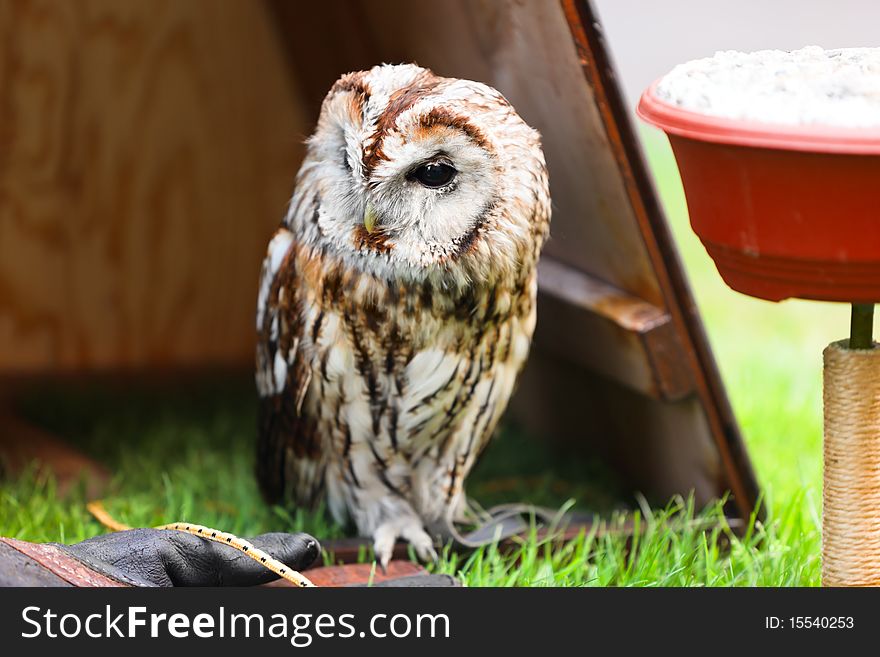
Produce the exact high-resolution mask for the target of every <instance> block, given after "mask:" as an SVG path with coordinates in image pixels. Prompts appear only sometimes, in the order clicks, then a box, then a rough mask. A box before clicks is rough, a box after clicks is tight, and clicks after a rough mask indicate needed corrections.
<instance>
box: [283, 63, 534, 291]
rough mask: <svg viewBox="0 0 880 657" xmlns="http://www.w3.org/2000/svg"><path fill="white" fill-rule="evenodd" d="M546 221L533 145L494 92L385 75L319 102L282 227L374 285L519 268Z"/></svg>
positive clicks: (425, 77)
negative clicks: (306, 236) (375, 280)
mask: <svg viewBox="0 0 880 657" xmlns="http://www.w3.org/2000/svg"><path fill="white" fill-rule="evenodd" d="M306 195H311V199H312V200H311V202H310V201H305V202H303V201H304V200H305V198H306ZM298 197H299V198H298ZM309 206H313V207H311V208H310V209H304V208H308V207H309ZM297 213H299V214H300V215H301V216H297ZM548 219H549V193H548V190H547V174H546V168H545V164H544V156H543V153H542V151H541V147H540V138H539V135H538V133H537V132H536V131H534V130H533V129H532V128H530V127H529V126H528V125H526V123H525V122H524V121H523V120H522V119H521V118H520V117H519V115H517V113H516V112H515V110H514V109H513V108H512V107H511V105H510V104H509V103H508V102H507V100H506V99H505V98H504V97H503V96H502V95H501V94H500V93H498V92H497V91H496V90H494V89H492V88H491V87H488V86H486V85H484V84H480V83H478V82H472V81H469V80H457V79H452V78H442V77H438V76H436V75H434V74H433V73H432V72H431V71H429V70H427V69H424V68H420V67H418V66H414V65H397V66H391V65H384V66H377V67H375V68H373V69H371V70H369V71H361V72H357V73H350V74H348V75H345V76H343V77H342V78H341V79H340V80H338V81H337V82H336V84H335V85H334V86H333V88H332V89H331V90H330V92H329V94H328V95H327V97H326V98H325V100H324V104H323V107H322V110H321V116H320V119H319V121H318V125H317V128H316V130H315V133H314V134H313V135H312V137H311V138H310V139H309V141H308V154H307V157H306V160H305V162H304V163H303V167H302V170H301V171H300V175H299V180H298V185H297V194H296V195H295V197H294V201H293V203H292V204H291V216H290V217H289V219H288V221H290V222H301V223H300V225H299V228H300V230H301V231H305V232H306V233H307V232H311V233H312V239H313V240H315V241H316V242H319V243H320V245H321V247H322V248H324V249H330V250H332V251H334V252H335V253H337V254H340V255H342V256H343V257H345V258H346V259H347V260H348V261H354V262H355V263H356V264H358V265H359V266H360V267H362V268H363V269H365V270H369V271H371V272H372V273H375V274H379V275H381V274H386V275H389V274H397V275H400V274H409V275H411V276H414V277H419V276H424V275H425V273H426V272H433V271H441V272H444V271H445V272H450V271H459V272H460V273H461V274H462V275H465V276H467V277H468V278H470V279H473V278H474V277H481V276H490V275H491V274H492V271H493V270H495V269H498V268H515V267H517V266H518V262H519V261H521V260H523V259H525V258H526V253H525V251H526V250H528V251H530V252H531V251H534V250H535V248H536V246H537V248H539V247H540V242H541V241H542V240H543V237H544V233H545V232H546V227H547V221H548ZM536 240H537V242H538V244H537V245H536V243H535V242H536Z"/></svg>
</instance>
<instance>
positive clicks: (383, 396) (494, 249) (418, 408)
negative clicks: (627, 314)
mask: <svg viewBox="0 0 880 657" xmlns="http://www.w3.org/2000/svg"><path fill="white" fill-rule="evenodd" d="M431 158H435V159H437V158H442V161H443V162H450V163H451V166H454V167H455V169H456V176H455V179H454V181H453V182H452V183H451V184H450V185H448V186H447V187H446V188H442V189H433V188H425V187H424V186H420V185H419V184H418V183H417V182H414V181H413V179H412V175H413V174H412V172H413V171H414V170H416V169H417V167H419V166H421V165H422V163H424V162H427V161H432V160H431ZM368 205H369V207H370V208H373V209H375V212H376V215H377V216H378V217H379V218H380V221H379V226H378V228H377V229H376V230H374V231H369V230H367V229H366V228H365V224H364V222H363V217H364V213H365V212H366V208H367V206H368ZM549 217H550V200H549V192H548V186H547V173H546V169H545V166H544V160H543V155H542V154H541V151H540V145H539V140H538V136H537V134H536V133H535V132H534V131H533V130H531V129H530V128H529V127H528V126H527V125H526V124H525V123H524V122H523V121H522V120H521V119H520V118H519V117H518V116H517V115H516V113H515V112H514V110H513V109H512V108H511V107H510V105H509V104H508V103H507V102H506V100H504V98H503V97H502V96H501V95H500V94H498V92H497V91H495V90H492V89H490V88H489V87H486V86H485V85H481V84H479V83H475V82H469V81H463V80H453V79H447V78H439V77H437V76H434V75H433V74H432V73H431V72H430V71H427V70H425V69H420V68H418V67H415V66H383V67H377V68H374V69H373V70H371V71H368V72H361V73H355V74H349V75H347V76H344V77H343V78H341V80H340V81H339V82H337V84H336V85H335V86H334V87H333V89H331V91H330V93H329V94H328V97H327V99H326V100H325V103H324V107H323V109H322V113H321V118H320V120H319V123H318V127H317V129H316V132H315V135H314V136H313V137H312V138H311V139H310V140H309V149H308V154H307V157H306V160H305V162H304V163H303V166H302V168H301V170H300V173H299V175H298V178H297V186H296V190H295V192H294V196H293V198H292V200H291V205H290V210H289V213H288V215H287V217H286V218H285V221H284V223H283V224H282V226H281V228H279V230H278V232H277V233H276V235H275V236H274V237H273V239H272V241H271V242H270V245H269V250H268V253H267V256H266V259H265V262H264V266H263V272H262V277H261V285H260V293H259V299H258V312H257V332H258V346H257V386H258V391H259V394H260V397H261V406H260V439H259V455H258V460H259V465H258V468H259V472H258V474H259V478H260V481H261V483H262V486H263V489H264V491H265V492H266V494H267V496H268V497H270V499H273V500H284V499H286V500H288V501H289V502H291V503H293V504H296V505H307V506H313V505H315V504H316V503H318V502H319V501H320V500H321V499H322V498H323V499H325V500H326V502H327V505H328V507H329V509H330V511H331V512H332V514H333V515H334V517H335V518H336V519H337V520H338V521H340V522H346V521H349V520H350V521H353V523H354V525H355V526H356V528H357V530H358V531H359V532H360V533H361V534H363V535H367V536H372V537H373V538H374V541H375V545H376V550H377V553H379V554H380V558H382V559H383V561H384V560H386V559H387V555H388V554H390V546H391V545H393V541H394V540H395V539H397V538H404V539H406V540H409V541H410V542H411V543H413V544H414V545H415V547H416V549H417V551H418V552H419V553H420V555H422V556H426V555H429V554H430V552H431V538H430V537H429V536H434V537H436V536H439V537H440V538H445V537H447V531H446V528H447V527H448V525H449V523H451V522H454V521H456V520H460V519H462V518H463V516H464V513H465V496H464V481H465V478H466V476H467V474H468V472H469V471H470V469H471V468H472V466H473V464H474V461H475V460H476V458H477V457H478V456H479V454H480V453H481V451H482V450H483V448H484V447H485V445H486V443H487V442H488V440H489V438H490V437H491V435H492V433H493V432H494V430H495V427H496V426H497V424H498V421H499V419H500V417H501V415H502V413H503V412H504V409H505V407H506V405H507V402H508V400H509V398H510V395H511V393H512V391H513V388H514V385H515V382H516V378H517V375H518V373H519V371H520V370H521V369H522V366H523V364H524V362H525V359H526V356H527V353H528V348H529V343H530V341H531V336H532V333H533V331H534V326H535V318H536V307H535V296H536V273H535V265H536V262H537V258H538V256H539V254H540V250H541V246H542V244H543V242H544V239H545V237H546V235H547V232H548V227H549Z"/></svg>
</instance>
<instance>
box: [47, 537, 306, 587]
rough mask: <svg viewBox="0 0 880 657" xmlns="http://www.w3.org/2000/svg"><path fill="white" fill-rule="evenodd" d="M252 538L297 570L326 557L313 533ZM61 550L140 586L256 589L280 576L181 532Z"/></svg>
mask: <svg viewBox="0 0 880 657" xmlns="http://www.w3.org/2000/svg"><path fill="white" fill-rule="evenodd" d="M248 540H249V541H250V542H251V543H252V544H253V545H254V546H255V547H257V548H260V549H261V550H264V551H265V552H268V553H269V554H271V555H272V556H273V557H275V558H276V559H278V560H280V561H282V562H283V563H285V564H286V565H288V566H290V567H291V568H293V569H294V570H303V569H305V568H307V567H308V566H309V565H311V564H312V562H314V561H315V559H317V558H318V555H319V554H320V553H321V546H320V545H319V544H318V541H316V540H315V539H314V538H312V537H311V536H309V535H308V534H281V533H273V534H262V535H260V536H255V537H254V538H251V539H248ZM56 547H58V548H59V549H61V550H63V551H64V552H67V553H68V554H70V555H72V556H73V557H75V558H76V559H78V560H79V561H81V562H83V563H84V564H85V565H87V566H88V567H89V568H92V569H93V570H96V571H98V572H99V573H102V574H104V575H107V576H109V577H111V578H113V579H116V580H119V581H121V582H124V583H127V584H133V585H135V586H255V585H257V584H265V583H266V582H270V581H272V580H274V579H277V578H278V576H277V575H275V574H274V573H273V572H271V571H270V570H268V569H267V568H265V567H264V566H262V565H261V564H259V563H257V562H256V561H254V560H253V559H251V558H250V557H248V556H247V555H246V554H243V553H241V552H239V551H238V550H236V549H234V548H232V547H229V546H227V545H222V544H220V543H216V542H214V541H209V540H207V539H204V538H199V537H198V536H193V535H192V534H187V533H186V532H182V531H176V530H167V529H129V530H127V531H122V532H114V533H112V534H105V535H103V536H96V537H94V538H90V539H88V540H85V541H83V542H82V543H75V544H73V545H57V544H56Z"/></svg>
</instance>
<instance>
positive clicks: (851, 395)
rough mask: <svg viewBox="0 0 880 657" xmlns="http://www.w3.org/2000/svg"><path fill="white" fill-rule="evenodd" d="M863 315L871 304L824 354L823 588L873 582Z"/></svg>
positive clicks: (879, 446)
mask: <svg viewBox="0 0 880 657" xmlns="http://www.w3.org/2000/svg"><path fill="white" fill-rule="evenodd" d="M871 315H873V306H870V314H868V311H867V308H865V307H864V306H862V307H861V308H856V307H855V306H854V308H853V326H852V335H851V338H850V339H849V340H841V341H840V342H833V343H831V344H830V345H828V347H827V348H826V349H825V353H824V363H825V373H824V407H825V441H824V456H825V475H824V479H825V481H824V487H823V494H822V498H823V511H822V584H823V586H880V347H878V346H877V345H876V344H875V343H874V342H872V340H871V328H872V327H871ZM866 325H867V326H866ZM866 331H867V333H866ZM866 335H867V337H866Z"/></svg>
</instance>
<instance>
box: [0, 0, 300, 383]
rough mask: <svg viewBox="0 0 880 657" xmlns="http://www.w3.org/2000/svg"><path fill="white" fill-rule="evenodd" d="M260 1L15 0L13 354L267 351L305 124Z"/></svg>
mask: <svg viewBox="0 0 880 657" xmlns="http://www.w3.org/2000/svg"><path fill="white" fill-rule="evenodd" d="M264 10H265V8H264V6H263V5H261V4H259V3H253V2H222V3H211V4H207V3H203V2H173V1H164V2H149V3H146V2H140V1H138V0H78V1H76V2H52V1H41V0H34V1H32V2H11V3H10V2H2V3H0V98H3V101H2V102H0V368H2V369H3V370H4V371H8V370H23V371H46V370H48V369H53V370H57V369H59V368H60V369H76V368H116V369H119V368H130V367H141V366H150V367H156V366H170V365H178V366H179V365H187V364H195V363H198V364H205V363H230V362H233V363H239V364H241V363H248V362H252V360H253V343H254V337H253V336H254V329H253V317H254V312H255V310H254V309H255V305H256V289H257V285H256V281H257V278H258V276H259V269H260V261H261V259H262V256H263V254H264V252H265V248H266V244H267V243H268V239H269V236H270V234H271V232H272V230H273V228H274V227H275V226H277V225H278V223H279V222H280V220H281V217H282V216H283V213H284V209H285V205H286V201H287V199H288V197H289V195H290V192H291V189H292V185H293V176H294V174H295V171H296V169H297V166H298V163H299V159H300V157H301V154H302V147H301V140H302V137H303V136H304V135H305V134H306V133H307V132H308V130H309V127H308V125H307V122H306V121H305V120H304V119H303V116H304V112H303V111H301V109H300V106H299V104H298V101H297V100H296V97H295V95H294V93H293V90H292V88H291V85H290V80H289V77H288V74H287V68H286V64H285V59H284V56H283V54H282V52H281V50H280V48H279V47H278V43H277V40H276V39H275V33H274V31H273V29H272V26H271V25H270V22H269V20H270V19H269V16H268V14H267V13H266V12H265V11H264Z"/></svg>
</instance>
